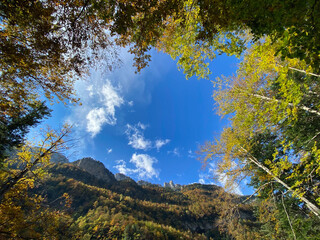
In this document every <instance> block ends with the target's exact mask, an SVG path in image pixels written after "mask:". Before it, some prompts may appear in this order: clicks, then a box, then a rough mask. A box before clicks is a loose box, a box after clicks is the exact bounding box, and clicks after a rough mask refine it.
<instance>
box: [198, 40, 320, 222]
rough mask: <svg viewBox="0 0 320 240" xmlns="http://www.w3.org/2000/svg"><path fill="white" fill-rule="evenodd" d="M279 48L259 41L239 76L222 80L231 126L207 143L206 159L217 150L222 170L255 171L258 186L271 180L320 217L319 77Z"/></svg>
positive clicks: (223, 107)
mask: <svg viewBox="0 0 320 240" xmlns="http://www.w3.org/2000/svg"><path fill="white" fill-rule="evenodd" d="M275 51H276V46H275V43H272V42H271V40H270V39H265V41H263V42H259V43H257V44H255V45H254V46H252V49H251V50H250V51H249V52H248V54H247V55H245V57H244V59H243V61H242V63H241V64H240V68H239V70H238V72H237V76H235V77H231V78H225V79H223V80H222V81H221V82H222V83H221V85H220V90H219V91H217V92H216V94H215V99H216V101H217V103H218V107H219V112H220V114H222V115H228V114H230V115H229V116H230V121H231V123H230V124H231V125H230V127H228V128H225V129H224V131H223V133H222V135H221V138H220V139H219V140H217V141H216V142H213V143H211V144H210V143H209V144H207V145H206V146H205V147H204V149H203V150H204V151H205V152H206V154H207V155H206V156H205V160H208V159H211V158H216V156H217V154H218V155H220V156H221V161H220V163H219V164H218V168H219V171H220V172H221V173H224V174H227V175H229V176H230V177H231V179H233V180H235V181H236V180H237V179H240V178H241V177H243V176H244V175H248V176H251V178H252V181H253V185H255V187H256V188H259V187H260V186H263V185H265V184H266V183H268V182H269V183H270V187H269V188H268V189H269V190H270V189H273V190H272V191H273V192H274V193H275V192H278V193H279V192H282V193H286V196H287V197H293V198H296V199H298V200H299V201H301V202H302V205H303V206H304V207H306V208H307V209H308V210H309V211H310V212H312V213H313V214H315V215H316V216H318V217H320V202H319V200H320V194H319V193H320V192H319V182H320V178H319V176H320V172H319V170H320V168H319V166H320V165H319V161H320V159H319V157H318V156H319V153H318V152H319V150H318V148H319V146H318V144H319V143H318V138H319V134H318V131H319V130H318V124H317V123H316V122H317V121H319V117H320V114H319V111H318V106H319V103H320V99H319V98H318V97H317V96H318V95H317V93H318V86H317V85H316V82H317V79H316V77H315V76H313V75H311V74H309V72H310V71H312V68H310V66H309V65H307V64H306V63H305V62H304V61H298V60H296V59H290V58H286V59H285V60H284V61H282V60H281V59H280V58H278V57H275V54H274V53H275ZM313 121H314V122H313ZM308 122H310V123H314V124H313V125H308V124H307V125H306V123H308ZM271 183H272V185H271ZM274 183H276V184H274ZM269 197H270V195H269Z"/></svg>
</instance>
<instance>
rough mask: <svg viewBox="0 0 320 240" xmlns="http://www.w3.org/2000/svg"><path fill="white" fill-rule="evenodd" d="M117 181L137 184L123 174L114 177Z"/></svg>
mask: <svg viewBox="0 0 320 240" xmlns="http://www.w3.org/2000/svg"><path fill="white" fill-rule="evenodd" d="M114 177H115V179H116V180H117V181H129V182H135V181H134V180H133V179H132V178H130V177H128V176H126V175H124V174H122V173H117V174H115V175H114Z"/></svg>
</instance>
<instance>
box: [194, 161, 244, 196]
mask: <svg viewBox="0 0 320 240" xmlns="http://www.w3.org/2000/svg"><path fill="white" fill-rule="evenodd" d="M198 181H199V183H201V184H218V185H220V186H222V187H224V188H225V187H226V186H227V183H228V182H230V178H229V177H228V176H227V175H226V174H225V173H221V172H218V171H217V169H216V166H215V164H214V163H209V164H208V166H207V171H206V172H203V173H200V174H199V180H198ZM227 190H228V191H229V192H231V193H235V194H238V195H243V193H242V191H241V187H240V185H239V184H238V183H233V184H232V185H231V186H230V185H229V186H228V189H227Z"/></svg>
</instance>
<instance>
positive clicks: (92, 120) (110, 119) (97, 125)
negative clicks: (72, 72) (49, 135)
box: [67, 76, 124, 137]
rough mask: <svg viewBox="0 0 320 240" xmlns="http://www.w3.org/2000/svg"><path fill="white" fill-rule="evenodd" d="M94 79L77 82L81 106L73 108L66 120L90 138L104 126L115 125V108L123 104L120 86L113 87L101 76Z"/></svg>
mask: <svg viewBox="0 0 320 240" xmlns="http://www.w3.org/2000/svg"><path fill="white" fill-rule="evenodd" d="M95 77H96V78H93V77H92V79H90V81H89V80H88V81H78V82H77V85H76V89H77V93H78V96H80V97H81V106H76V107H74V108H73V109H72V114H71V115H70V116H69V117H68V119H67V121H68V122H70V123H71V124H74V125H76V126H77V127H78V129H79V130H84V131H86V132H88V133H90V134H91V136H92V137H94V136H96V135H97V134H98V133H99V132H100V131H101V130H102V128H103V126H104V125H105V124H108V125H115V124H116V123H117V118H116V108H119V107H121V105H123V104H124V100H123V97H122V96H121V94H120V90H121V88H120V86H118V87H115V86H113V85H112V83H111V81H110V80H108V79H103V78H102V77H101V76H95ZM89 83H90V84H89Z"/></svg>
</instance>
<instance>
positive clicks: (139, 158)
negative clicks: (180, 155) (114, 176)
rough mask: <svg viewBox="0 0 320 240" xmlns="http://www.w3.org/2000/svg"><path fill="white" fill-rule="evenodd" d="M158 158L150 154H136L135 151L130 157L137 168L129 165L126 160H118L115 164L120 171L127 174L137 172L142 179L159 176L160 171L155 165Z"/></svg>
mask: <svg viewBox="0 0 320 240" xmlns="http://www.w3.org/2000/svg"><path fill="white" fill-rule="evenodd" d="M157 162H158V160H157V159H156V158H154V157H151V156H150V155H148V154H136V153H134V154H133V155H132V157H131V159H130V163H132V164H133V165H134V166H135V168H129V167H127V164H126V162H125V161H124V160H118V161H117V162H116V163H117V165H116V166H114V168H115V169H117V170H118V171H119V172H120V173H122V174H125V175H131V174H136V175H138V177H140V178H142V179H146V178H153V177H156V178H158V177H159V171H158V170H157V169H155V168H154V167H153V164H155V163H157Z"/></svg>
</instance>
